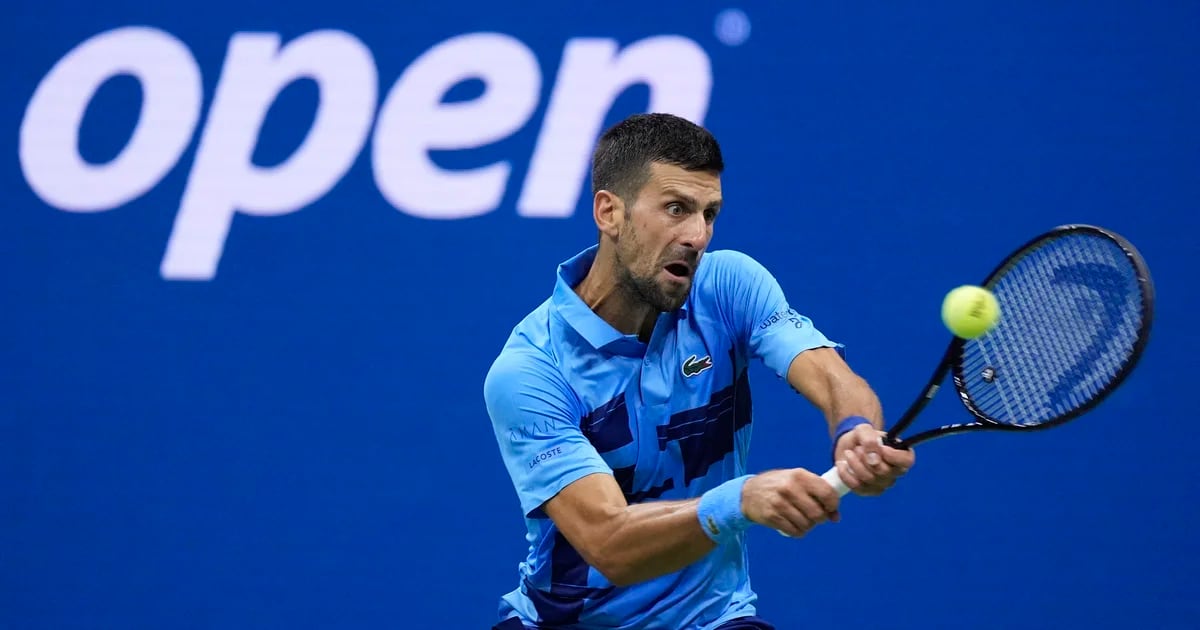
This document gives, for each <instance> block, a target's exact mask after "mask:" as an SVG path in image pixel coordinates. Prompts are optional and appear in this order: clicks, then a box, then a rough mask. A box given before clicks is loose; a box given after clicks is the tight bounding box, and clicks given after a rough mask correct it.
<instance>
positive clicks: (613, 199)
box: [592, 190, 625, 238]
mask: <svg viewBox="0 0 1200 630" xmlns="http://www.w3.org/2000/svg"><path fill="white" fill-rule="evenodd" d="M592 218H593V219H595V221H596V228H597V229H599V230H600V233H601V234H604V235H606V236H608V237H609V238H616V237H617V235H618V234H620V232H621V225H622V224H624V223H625V202H624V201H622V200H621V198H620V197H618V196H617V195H615V194H613V193H611V192H609V191H607V190H601V191H597V192H596V196H595V197H594V198H593V199H592Z"/></svg>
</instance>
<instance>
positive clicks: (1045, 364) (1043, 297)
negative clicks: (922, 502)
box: [960, 233, 1143, 425]
mask: <svg viewBox="0 0 1200 630" xmlns="http://www.w3.org/2000/svg"><path fill="white" fill-rule="evenodd" d="M990 288H991V289H992V291H993V292H995V294H996V297H997V299H998V300H999V302H1000V309H1001V319H1000V322H999V324H997V326H996V327H995V328H994V329H993V330H992V331H991V332H989V333H988V334H986V335H984V336H983V337H980V338H978V339H975V340H972V341H969V342H967V343H966V344H964V346H963V354H962V356H961V358H960V369H961V372H960V374H961V378H962V381H963V386H962V391H963V392H965V395H966V396H967V397H968V398H969V399H970V402H971V404H973V405H974V406H975V408H976V409H977V410H978V411H980V412H982V413H983V414H984V415H986V416H988V417H990V418H992V419H993V420H996V421H997V422H1001V423H1005V424H1013V425H1035V424H1040V423H1043V422H1047V421H1050V420H1053V419H1055V418H1058V417H1061V416H1062V415H1064V414H1067V413H1070V412H1071V411H1073V410H1075V409H1078V408H1080V407H1082V406H1083V405H1086V404H1087V403H1088V402H1089V401H1091V400H1093V399H1094V398H1096V397H1097V396H1099V395H1101V394H1102V393H1103V392H1104V391H1106V389H1107V387H1108V386H1109V385H1110V384H1111V383H1112V382H1113V381H1114V380H1115V379H1116V378H1117V377H1118V376H1119V375H1120V373H1121V372H1122V370H1123V368H1124V366H1125V364H1126V362H1127V361H1128V360H1129V357H1130V356H1131V355H1132V354H1133V349H1134V347H1135V345H1136V344H1137V342H1138V334H1139V331H1140V329H1141V326H1142V317H1143V300H1142V291H1141V287H1140V284H1139V280H1138V276H1137V269H1136V268H1135V267H1134V266H1133V264H1132V263H1131V262H1130V261H1129V259H1128V257H1127V256H1126V254H1125V251H1124V250H1123V249H1121V247H1120V246H1119V245H1117V244H1116V243H1114V242H1112V241H1110V240H1108V239H1106V238H1103V237H1101V236H1098V235H1094V234H1088V233H1071V234H1067V235H1065V236H1061V237H1057V238H1051V239H1048V240H1046V241H1043V242H1042V243H1041V244H1040V245H1039V246H1037V247H1035V248H1033V249H1032V250H1031V251H1029V252H1027V253H1026V254H1025V255H1024V256H1021V257H1020V258H1018V259H1017V260H1016V261H1015V262H1014V263H1012V264H1011V265H1010V266H1009V268H1008V269H1007V270H1006V271H1005V272H1004V273H1002V274H1001V275H1000V276H999V277H998V278H997V279H996V280H995V281H994V282H993V283H992V285H991V287H990Z"/></svg>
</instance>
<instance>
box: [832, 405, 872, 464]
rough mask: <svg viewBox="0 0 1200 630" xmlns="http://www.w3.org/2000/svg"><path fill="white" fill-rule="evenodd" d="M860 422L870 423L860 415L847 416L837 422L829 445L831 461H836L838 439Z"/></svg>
mask: <svg viewBox="0 0 1200 630" xmlns="http://www.w3.org/2000/svg"><path fill="white" fill-rule="evenodd" d="M860 424H871V421H870V420H867V419H866V418H864V417H862V416H847V417H846V418H843V419H842V421H841V422H839V423H838V425H837V428H835V429H834V430H833V445H832V446H831V447H830V448H832V449H833V461H835V462H836V461H837V443H838V440H840V439H842V436H843V435H846V434H847V433H849V432H851V431H853V430H854V427H856V426H858V425H860Z"/></svg>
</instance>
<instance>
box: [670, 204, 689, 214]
mask: <svg viewBox="0 0 1200 630" xmlns="http://www.w3.org/2000/svg"><path fill="white" fill-rule="evenodd" d="M684 212H685V210H684V208H683V206H682V205H680V204H677V203H672V204H667V214H669V215H671V216H673V217H678V216H683V214H684Z"/></svg>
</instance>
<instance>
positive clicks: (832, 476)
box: [821, 466, 850, 497]
mask: <svg viewBox="0 0 1200 630" xmlns="http://www.w3.org/2000/svg"><path fill="white" fill-rule="evenodd" d="M821 478H822V479H824V480H825V481H826V483H828V484H829V485H831V486H833V489H834V490H837V493H838V496H839V497H844V496H846V493H848V492H850V487H849V486H847V485H846V484H845V483H842V476H841V475H839V474H838V470H837V466H834V467H833V468H830V469H829V470H827V471H825V474H823V475H821Z"/></svg>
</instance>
